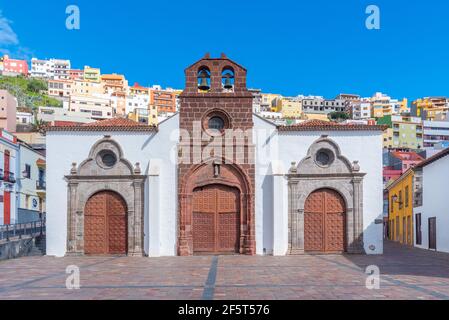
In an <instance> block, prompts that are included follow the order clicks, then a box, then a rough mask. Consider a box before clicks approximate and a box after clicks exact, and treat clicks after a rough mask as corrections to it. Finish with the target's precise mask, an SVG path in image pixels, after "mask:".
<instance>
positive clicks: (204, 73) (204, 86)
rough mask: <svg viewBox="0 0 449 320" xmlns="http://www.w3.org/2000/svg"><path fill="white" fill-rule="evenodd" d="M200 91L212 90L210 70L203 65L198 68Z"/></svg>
mask: <svg viewBox="0 0 449 320" xmlns="http://www.w3.org/2000/svg"><path fill="white" fill-rule="evenodd" d="M197 78H198V91H199V92H207V91H209V90H210V70H209V68H208V67H204V66H203V67H201V68H199V70H198V76H197Z"/></svg>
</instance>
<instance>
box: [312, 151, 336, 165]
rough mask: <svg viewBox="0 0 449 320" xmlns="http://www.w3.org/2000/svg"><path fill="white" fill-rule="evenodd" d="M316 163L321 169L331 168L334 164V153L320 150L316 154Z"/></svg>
mask: <svg viewBox="0 0 449 320" xmlns="http://www.w3.org/2000/svg"><path fill="white" fill-rule="evenodd" d="M315 162H316V164H318V165H319V166H320V167H329V166H330V165H331V164H332V163H333V162H334V153H333V152H332V151H331V150H329V149H320V150H318V152H317V153H316V156H315Z"/></svg>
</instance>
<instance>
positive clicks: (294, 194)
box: [289, 181, 304, 255]
mask: <svg viewBox="0 0 449 320" xmlns="http://www.w3.org/2000/svg"><path fill="white" fill-rule="evenodd" d="M298 184H299V181H290V182H289V212H290V214H289V216H290V217H289V234H290V240H289V254H292V255H294V254H303V253H304V210H303V209H300V208H299V201H298V200H299V194H298Z"/></svg>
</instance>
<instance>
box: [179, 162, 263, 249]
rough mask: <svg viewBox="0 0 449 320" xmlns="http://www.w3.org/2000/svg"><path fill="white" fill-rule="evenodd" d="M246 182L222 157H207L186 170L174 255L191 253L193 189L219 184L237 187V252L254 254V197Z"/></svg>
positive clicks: (236, 166) (243, 176)
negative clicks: (238, 210) (238, 228)
mask: <svg viewBox="0 0 449 320" xmlns="http://www.w3.org/2000/svg"><path fill="white" fill-rule="evenodd" d="M249 181H250V180H249V178H248V176H247V175H246V173H245V172H244V171H243V170H242V169H241V168H240V166H239V165H237V164H226V162H225V160H223V159H210V160H208V161H205V162H203V163H202V164H199V165H196V166H193V167H192V168H191V169H190V170H189V172H188V173H187V174H186V175H185V176H184V177H183V178H182V179H181V181H180V183H181V188H180V190H181V191H180V194H179V220H178V223H179V233H178V255H180V256H189V255H193V225H192V222H193V193H194V190H195V189H197V188H201V187H206V186H209V185H223V186H228V187H232V188H236V189H238V190H239V193H240V244H239V253H240V254H246V255H254V254H255V252H256V251H255V250H256V243H255V223H254V200H253V190H252V187H251V184H250V182H249Z"/></svg>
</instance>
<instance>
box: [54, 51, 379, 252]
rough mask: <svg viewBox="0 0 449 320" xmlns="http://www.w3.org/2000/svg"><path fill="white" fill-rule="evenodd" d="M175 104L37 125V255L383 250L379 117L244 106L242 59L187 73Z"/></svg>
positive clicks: (212, 62)
mask: <svg viewBox="0 0 449 320" xmlns="http://www.w3.org/2000/svg"><path fill="white" fill-rule="evenodd" d="M185 77H186V85H185V89H184V91H183V93H182V94H181V96H180V100H181V104H180V110H179V112H178V113H177V114H176V115H174V116H173V117H171V118H169V119H167V120H165V121H163V122H161V123H160V124H159V125H158V126H157V127H149V126H144V125H141V124H138V123H135V122H133V121H131V120H127V119H112V120H105V121H101V122H95V123H93V124H85V125H79V126H65V127H49V128H48V130H47V162H48V170H47V191H48V192H47V194H48V199H47V254H48V255H54V256H64V255H97V254H111V255H116V254H126V255H130V256H149V257H159V256H175V255H182V256H185V255H202V254H215V255H217V254H244V255H256V254H257V255H290V254H291V255H293V254H303V253H353V254H381V253H382V252H383V246H382V238H383V228H382V223H383V221H382V203H383V202H382V196H383V195H382V132H383V131H382V130H383V128H382V127H379V126H364V125H340V124H335V123H326V122H321V121H308V122H304V123H302V124H299V125H294V126H285V127H283V126H276V125H274V124H273V123H271V122H269V121H266V120H264V119H262V118H260V117H259V116H257V115H255V114H253V113H252V94H251V92H249V91H248V90H247V86H246V69H245V68H244V67H242V66H240V65H239V64H237V63H235V62H234V61H232V60H230V59H228V58H227V57H226V56H224V55H222V56H221V57H220V58H211V57H210V56H209V55H206V56H205V57H204V58H203V59H201V60H199V61H198V62H196V63H194V64H193V65H191V66H189V67H188V68H187V69H186V70H185Z"/></svg>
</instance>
